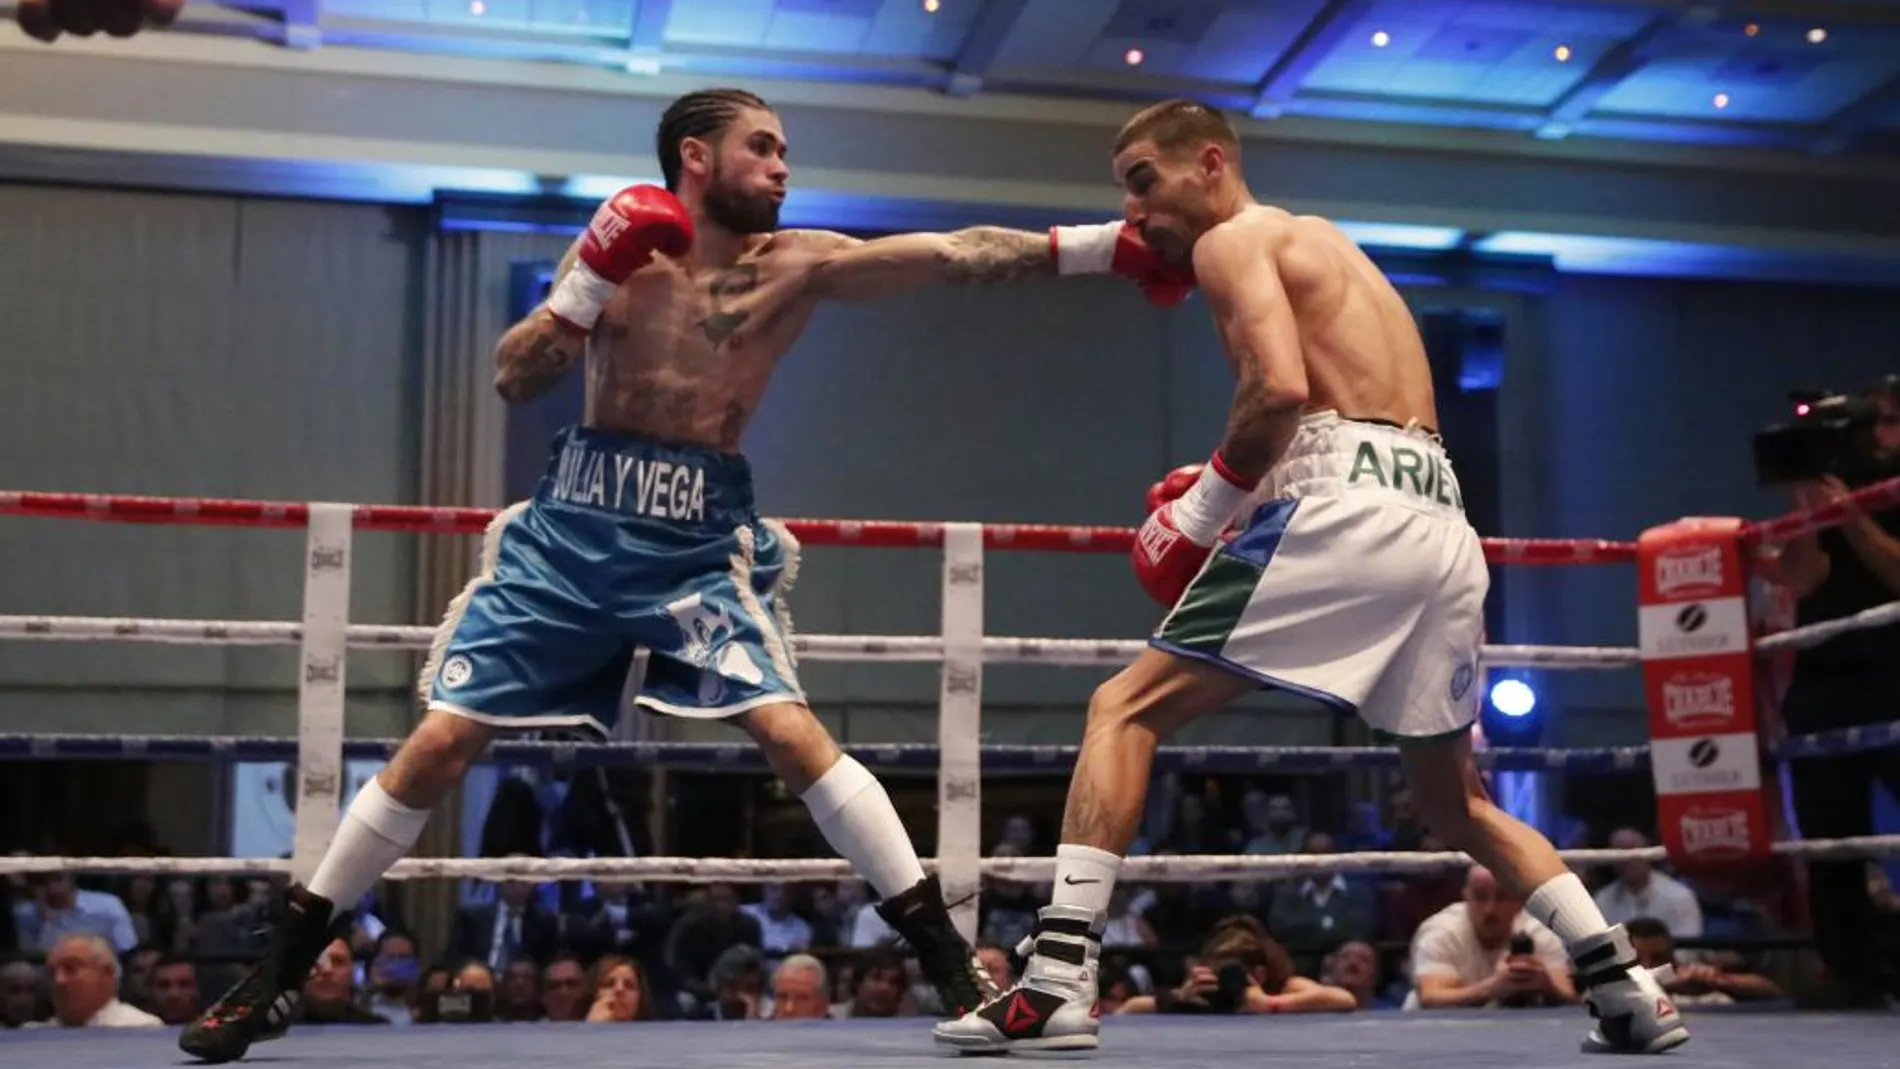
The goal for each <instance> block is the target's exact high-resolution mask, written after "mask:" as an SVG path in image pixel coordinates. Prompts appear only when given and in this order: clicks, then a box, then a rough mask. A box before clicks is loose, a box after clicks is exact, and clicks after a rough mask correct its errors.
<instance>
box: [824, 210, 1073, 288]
mask: <svg viewBox="0 0 1900 1069" xmlns="http://www.w3.org/2000/svg"><path fill="white" fill-rule="evenodd" d="M826 237H827V238H831V239H836V240H835V243H834V244H832V246H831V247H830V248H828V249H826V250H825V251H824V252H823V253H822V254H820V255H819V256H818V258H817V259H816V260H815V261H813V263H812V266H811V270H810V272H809V273H808V274H807V276H806V286H807V289H808V291H809V292H810V293H811V294H812V295H813V296H815V297H820V298H829V299H833V300H846V301H851V300H860V301H861V300H870V299H873V298H877V297H887V296H890V295H891V294H895V293H902V292H904V291H906V290H913V289H918V288H921V287H923V286H928V285H931V284H934V283H939V282H1008V281H1010V280H1012V279H1018V278H1032V277H1035V276H1038V275H1049V276H1053V275H1054V274H1055V273H1056V257H1055V248H1054V246H1053V245H1051V244H1050V241H1049V235H1048V233H1047V232H1032V231H1028V230H1010V229H1008V228H1006V227H1000V226H973V227H970V228H968V229H966V230H956V231H952V232H950V233H947V234H895V235H892V236H891V237H887V238H877V239H875V240H872V241H856V240H854V239H852V238H849V237H846V236H844V235H842V234H828V235H826Z"/></svg>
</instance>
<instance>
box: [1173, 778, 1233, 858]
mask: <svg viewBox="0 0 1900 1069" xmlns="http://www.w3.org/2000/svg"><path fill="white" fill-rule="evenodd" d="M1234 845H1235V843H1234V838H1233V836H1231V835H1229V834H1228V832H1227V830H1226V829H1225V828H1223V827H1222V826H1221V822H1220V819H1219V818H1218V817H1217V816H1214V815H1210V814H1209V813H1208V809H1207V800H1206V799H1205V798H1202V797H1201V796H1200V795H1199V794H1196V793H1194V792H1193V791H1183V792H1182V793H1181V801H1180V802H1179V803H1178V804H1177V805H1176V806H1175V809H1174V827H1173V828H1171V829H1169V832H1168V850H1167V851H1166V852H1169V853H1176V854H1224V853H1227V852H1228V851H1230V850H1232V849H1233V848H1234Z"/></svg>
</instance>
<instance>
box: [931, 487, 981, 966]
mask: <svg viewBox="0 0 1900 1069" xmlns="http://www.w3.org/2000/svg"><path fill="white" fill-rule="evenodd" d="M938 704H939V708H938V711H937V746H938V757H939V760H940V768H939V770H938V772H937V876H938V879H939V880H941V881H942V883H943V900H944V901H945V902H948V903H951V904H952V905H951V908H950V919H951V920H952V921H953V922H954V923H955V924H956V926H957V930H958V931H960V932H962V933H963V937H964V938H965V939H968V940H970V941H971V942H972V943H974V942H975V941H976V907H977V892H978V890H979V885H978V880H979V876H980V871H979V870H980V867H981V861H982V857H983V843H982V834H983V786H982V776H983V769H982V756H981V753H980V750H981V730H982V728H981V723H982V717H983V527H982V525H981V524H975V523H947V524H945V525H944V529H943V683H942V690H941V693H940V694H939V698H938Z"/></svg>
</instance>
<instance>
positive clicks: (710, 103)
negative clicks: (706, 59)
mask: <svg viewBox="0 0 1900 1069" xmlns="http://www.w3.org/2000/svg"><path fill="white" fill-rule="evenodd" d="M746 108H757V109H758V110H760V111H771V110H772V106H771V105H769V104H767V103H766V102H765V101H764V99H763V98H761V97H760V96H759V95H758V94H757V93H752V92H748V91H747V90H744V89H701V90H698V91H696V92H692V93H688V94H686V95H685V96H683V97H680V98H679V99H678V100H675V101H673V103H671V104H669V105H667V107H666V114H664V115H662V116H660V129H659V136H658V141H659V144H658V146H657V147H658V148H659V152H660V175H661V176H662V177H663V178H665V179H666V188H667V189H668V190H669V191H671V192H674V193H677V192H679V185H680V142H681V141H684V140H686V139H687V138H689V137H693V138H700V139H702V140H704V139H708V138H710V137H712V136H713V135H715V134H717V133H719V132H720V131H721V130H723V129H725V127H726V124H727V123H729V122H731V121H732V120H733V119H734V118H735V117H737V116H738V114H739V112H741V111H743V110H745V109H746Z"/></svg>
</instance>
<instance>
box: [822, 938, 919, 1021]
mask: <svg viewBox="0 0 1900 1069" xmlns="http://www.w3.org/2000/svg"><path fill="white" fill-rule="evenodd" d="M909 991H910V977H909V975H908V974H907V973H906V972H905V971H904V961H903V959H902V958H899V957H898V956H897V955H896V954H894V953H892V952H891V951H890V950H888V949H881V948H880V949H875V950H871V951H868V952H866V953H865V954H864V955H863V956H861V957H859V958H858V967H857V974H856V977H855V978H854V980H853V982H852V985H851V1001H849V1002H843V1003H839V1004H838V1005H836V1006H833V1007H832V1008H831V1015H832V1016H833V1017H896V1016H897V1015H898V1010H899V1008H900V1007H901V1006H902V1005H903V1003H904V996H905V995H906V994H908V993H909Z"/></svg>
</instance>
